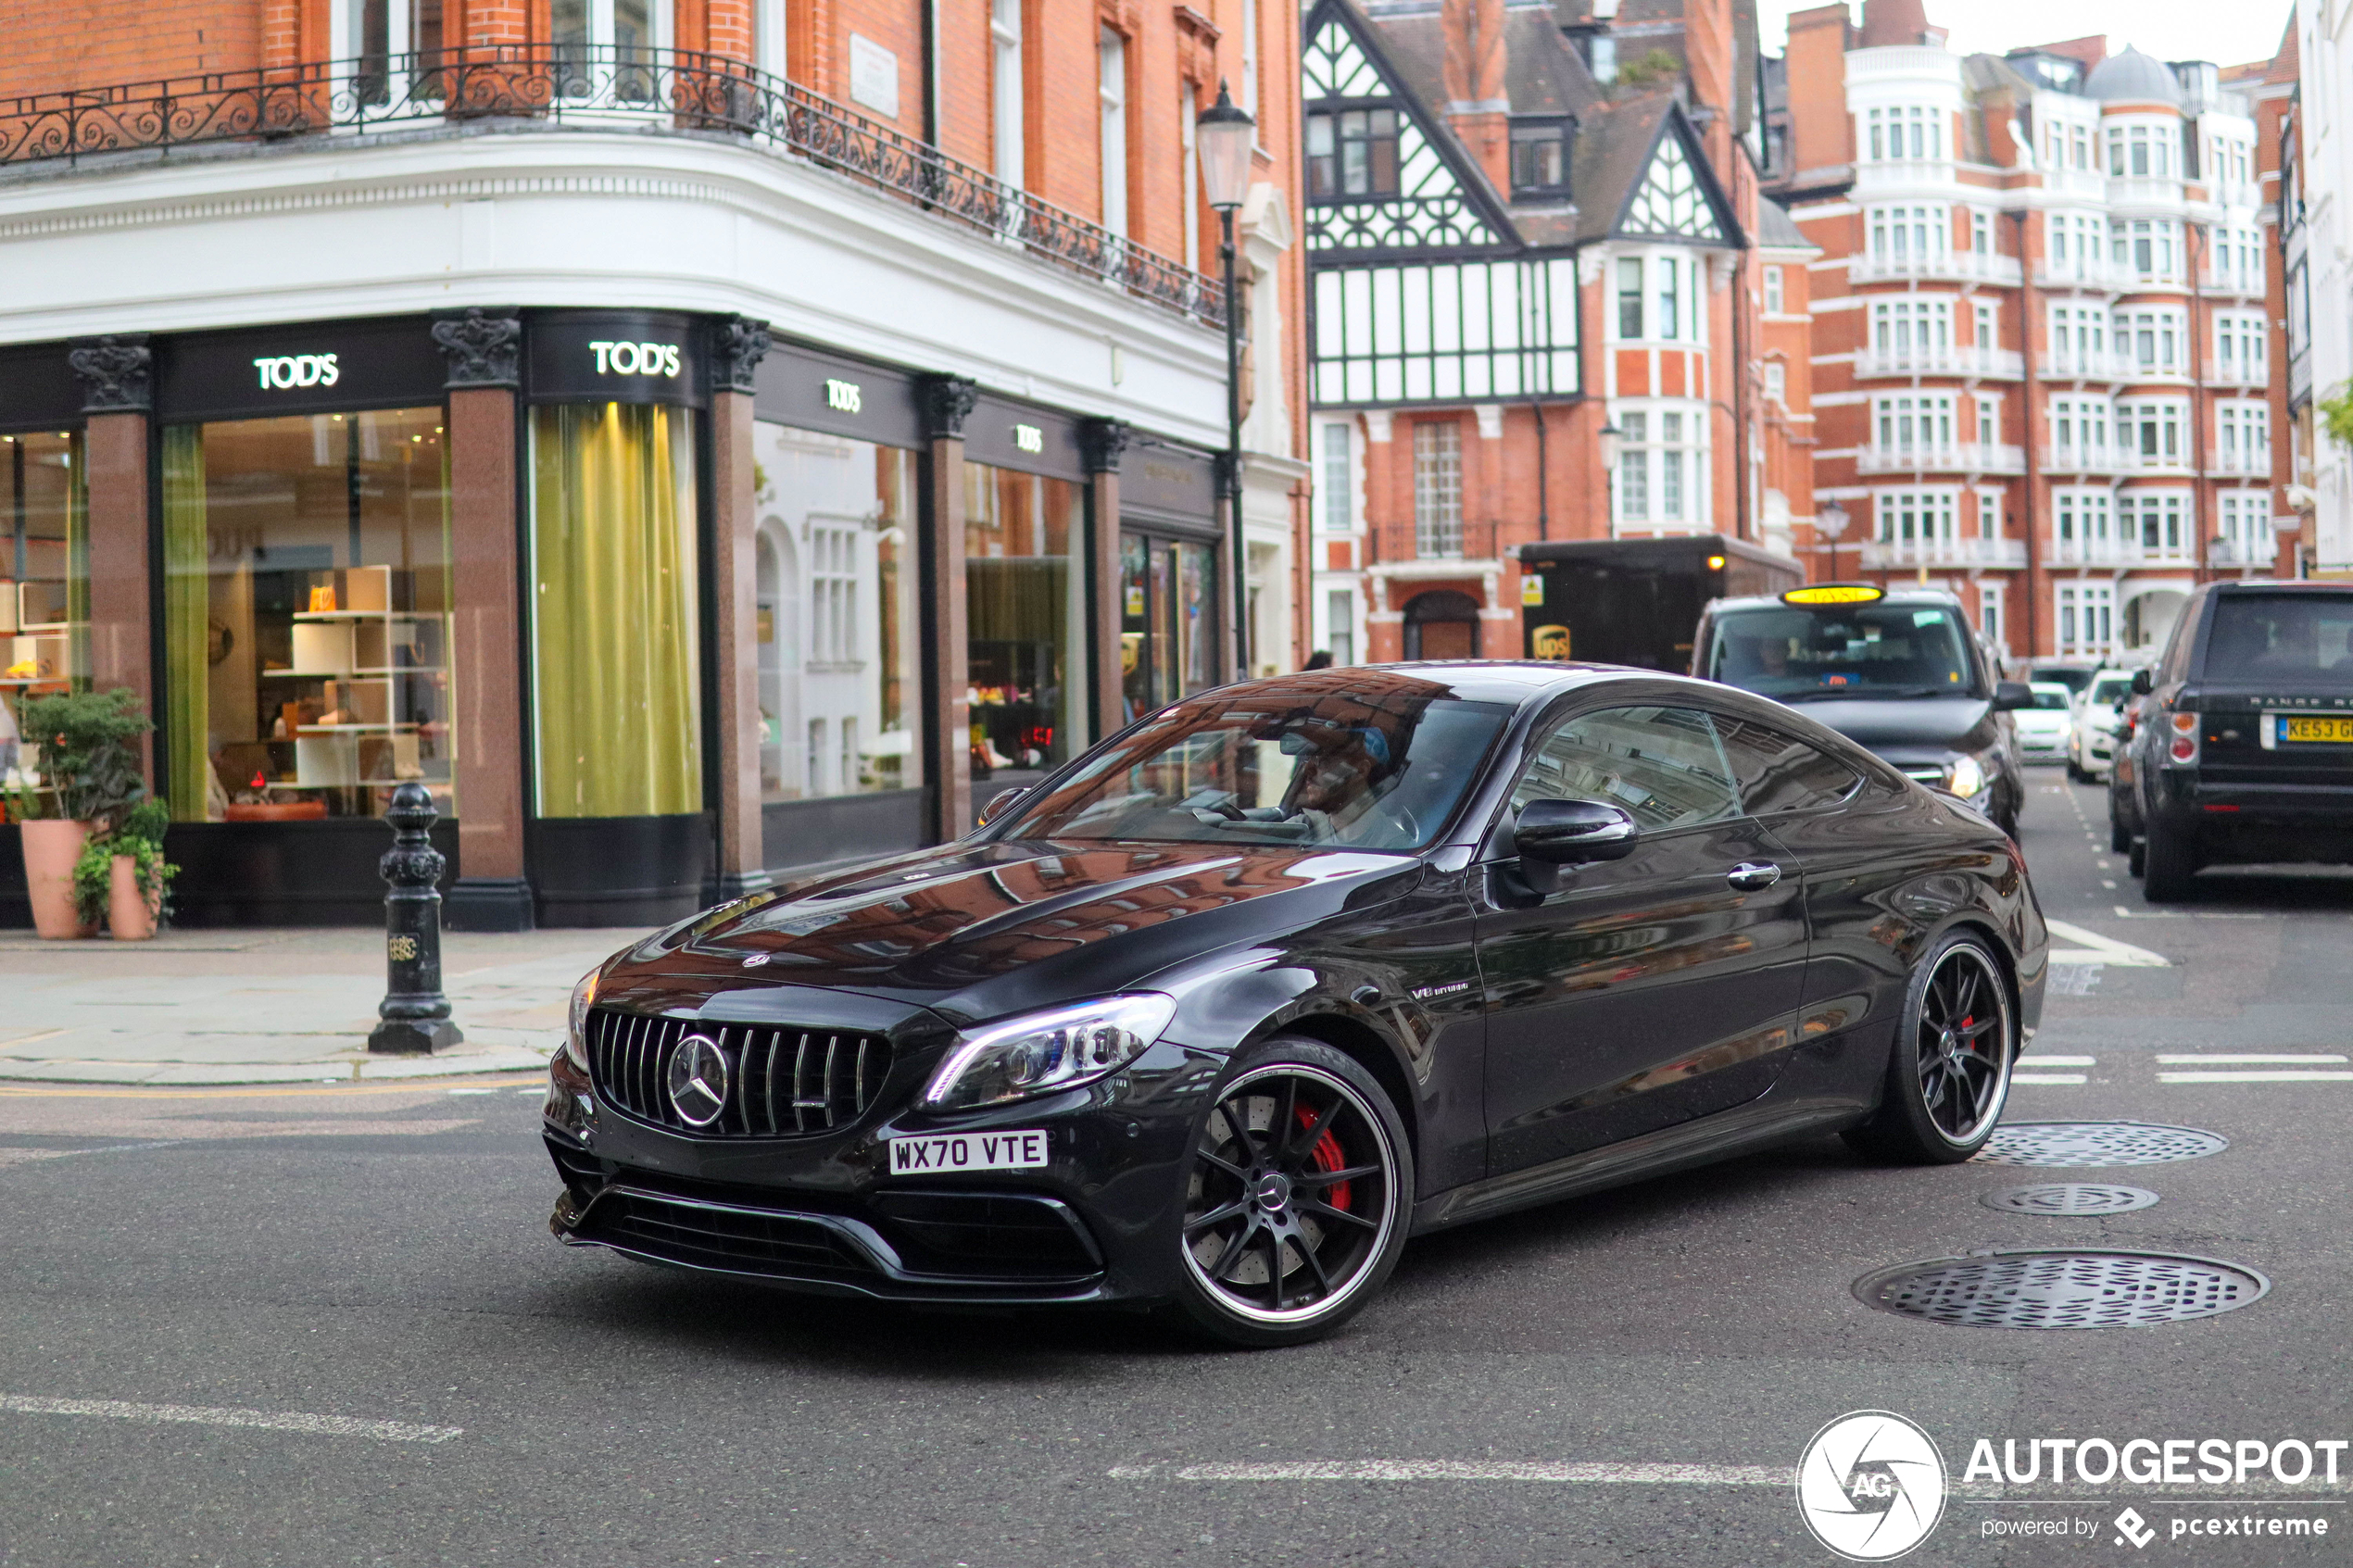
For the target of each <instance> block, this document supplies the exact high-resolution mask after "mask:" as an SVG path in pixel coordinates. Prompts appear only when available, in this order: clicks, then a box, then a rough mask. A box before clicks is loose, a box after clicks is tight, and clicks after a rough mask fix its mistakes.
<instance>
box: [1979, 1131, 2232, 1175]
mask: <svg viewBox="0 0 2353 1568" xmlns="http://www.w3.org/2000/svg"><path fill="white" fill-rule="evenodd" d="M2230 1147H2231V1141H2230V1140H2229V1139H2228V1138H2225V1137H2223V1136H2222V1135H2220V1134H2218V1133H2207V1132H2200V1131H2199V1130H2198V1129H2197V1128H2196V1127H2161V1126H2156V1125H2153V1124H2151V1123H2145V1122H2014V1123H2009V1124H2008V1125H2007V1126H2001V1127H1996V1128H1994V1135H1993V1136H1992V1137H1991V1138H1988V1139H1987V1140H1986V1143H1985V1147H1984V1148H1982V1149H1979V1150H1978V1151H1977V1154H1976V1157H1975V1158H1976V1161H1977V1163H1979V1164H1981V1165H2046V1166H2078V1165H2080V1166H2092V1165H2163V1164H2166V1163H2168V1162H2170V1161H2171V1160H2203V1159H2205V1158H2206V1157H2207V1156H2208V1155H2209V1154H2220V1153H2221V1152H2222V1150H2224V1149H2226V1148H2230Z"/></svg>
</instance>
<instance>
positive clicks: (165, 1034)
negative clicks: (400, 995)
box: [0, 926, 642, 1085]
mask: <svg viewBox="0 0 2353 1568" xmlns="http://www.w3.org/2000/svg"><path fill="white" fill-rule="evenodd" d="M639 935H642V934H641V933H638V932H635V931H628V930H611V931H538V932H528V933H525V934H522V935H512V936H487V935H472V934H467V933H456V932H452V933H447V934H445V935H443V937H442V953H441V969H442V984H443V988H444V989H445V991H447V994H448V997H449V1000H450V1004H451V1008H452V1016H453V1018H454V1020H455V1022H457V1024H458V1027H459V1029H461V1030H463V1031H464V1033H465V1036H466V1038H465V1042H464V1043H463V1044H462V1045H459V1046H458V1047H455V1048H453V1049H451V1050H448V1051H445V1052H441V1053H439V1054H436V1055H434V1056H432V1057H400V1056H373V1057H371V1056H370V1055H369V1054H368V1033H369V1031H370V1030H371V1029H373V1028H374V1027H375V1024H376V1004H377V1003H378V1002H379V1001H381V1000H382V999H383V997H384V933H383V932H382V931H380V930H374V929H370V928H364V927H356V926H355V927H339V928H335V929H330V930H295V931H287V930H256V931H167V932H165V933H163V934H162V935H159V936H157V938H156V939H155V940H154V941H152V942H110V941H107V940H104V939H100V940H96V941H88V942H44V941H41V940H40V939H39V938H37V937H35V936H34V935H32V934H31V932H17V931H8V932H0V1080H10V1079H40V1080H48V1081H53V1082H67V1083H87V1084H158V1085H162V1084H271V1083H297V1082H305V1081H317V1080H322V1079H336V1080H339V1079H352V1078H368V1079H382V1078H411V1077H439V1076H443V1075H447V1074H451V1073H511V1072H515V1071H518V1070H525V1069H535V1068H538V1067H541V1066H544V1065H545V1064H546V1062H547V1059H548V1057H549V1056H551V1055H553V1054H554V1053H555V1051H556V1049H557V1047H559V1046H560V1045H561V1044H562V1043H563V1029H564V1008H565V1003H566V1000H567V999H568V998H569V997H570V996H571V994H572V987H573V983H574V982H575V981H577V980H578V979H579V978H580V977H581V976H582V975H583V974H585V973H586V972H588V970H589V969H590V968H592V967H593V966H594V965H596V964H597V963H598V961H600V960H603V959H604V958H605V957H607V956H608V955H609V954H610V953H612V952H614V951H616V950H618V949H619V948H621V947H624V946H626V945H627V944H628V943H630V942H633V941H635V940H636V939H637V938H638V936H639Z"/></svg>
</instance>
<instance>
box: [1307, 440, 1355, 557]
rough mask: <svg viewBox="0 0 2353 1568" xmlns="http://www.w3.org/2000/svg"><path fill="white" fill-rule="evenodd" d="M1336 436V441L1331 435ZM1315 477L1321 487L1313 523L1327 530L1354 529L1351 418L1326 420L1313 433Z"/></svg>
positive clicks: (1353, 453) (1347, 531)
mask: <svg viewBox="0 0 2353 1568" xmlns="http://www.w3.org/2000/svg"><path fill="white" fill-rule="evenodd" d="M1335 437H1337V438H1338V439H1337V441H1335V440H1334V438H1335ZM1315 457H1316V460H1317V462H1318V464H1319V465H1320V472H1318V474H1317V475H1316V478H1317V479H1318V481H1319V482H1320V483H1321V484H1322V487H1323V495H1320V496H1319V497H1318V498H1317V499H1318V501H1319V502H1320V504H1319V505H1318V506H1317V507H1316V508H1315V526H1316V528H1317V529H1318V530H1320V531H1321V532H1323V533H1354V532H1355V531H1356V520H1357V517H1358V515H1359V514H1358V511H1357V483H1356V479H1357V469H1356V424H1355V421H1354V420H1327V421H1325V423H1324V424H1323V426H1322V427H1321V429H1320V430H1319V432H1318V433H1317V436H1316V446H1315Z"/></svg>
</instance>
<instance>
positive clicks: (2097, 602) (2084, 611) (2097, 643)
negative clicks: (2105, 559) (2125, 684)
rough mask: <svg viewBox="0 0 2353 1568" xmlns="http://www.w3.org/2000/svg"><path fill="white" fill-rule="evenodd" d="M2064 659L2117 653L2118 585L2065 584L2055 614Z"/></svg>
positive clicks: (2059, 590)
mask: <svg viewBox="0 0 2353 1568" xmlns="http://www.w3.org/2000/svg"><path fill="white" fill-rule="evenodd" d="M2052 620H2053V621H2054V622H2055V628H2054V629H2055V631H2056V633H2057V642H2058V646H2059V648H2058V651H2059V656H2060V657H2061V658H2063V659H2071V658H2082V657H2090V656H2097V657H2105V656H2106V655H2108V654H2110V653H2113V652H2115V651H2116V622H2117V615H2116V584H2115V583H2087V582H2075V583H2060V584H2059V585H2058V595H2057V608H2056V609H2055V610H2054V612H2053V614H2052Z"/></svg>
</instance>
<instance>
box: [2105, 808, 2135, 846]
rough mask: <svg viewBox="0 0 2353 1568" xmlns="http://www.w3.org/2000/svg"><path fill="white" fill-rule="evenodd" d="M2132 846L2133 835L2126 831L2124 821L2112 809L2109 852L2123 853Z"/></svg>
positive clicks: (2110, 812)
mask: <svg viewBox="0 0 2353 1568" xmlns="http://www.w3.org/2000/svg"><path fill="white" fill-rule="evenodd" d="M2132 847H2133V835H2132V834H2129V833H2126V832H2125V831H2124V824H2123V822H2120V821H2119V820H2118V818H2117V815H2116V813H2115V811H2114V810H2110V811H2109V812H2108V853H2109V854H2111V855H2121V854H2123V853H2124V852H2125V851H2127V850H2129V849H2131V848H2132Z"/></svg>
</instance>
